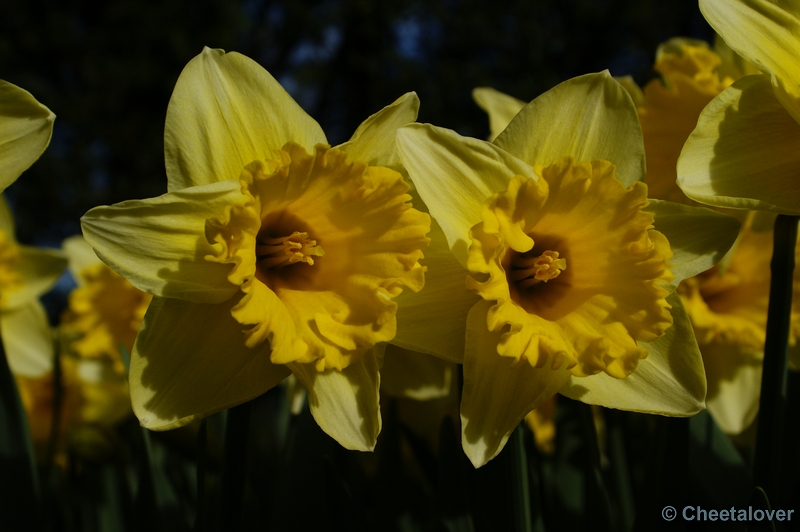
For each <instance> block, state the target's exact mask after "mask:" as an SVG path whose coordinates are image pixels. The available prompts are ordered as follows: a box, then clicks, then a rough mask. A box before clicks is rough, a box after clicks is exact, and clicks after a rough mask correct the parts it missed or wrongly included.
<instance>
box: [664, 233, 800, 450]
mask: <svg viewBox="0 0 800 532" xmlns="http://www.w3.org/2000/svg"><path fill="white" fill-rule="evenodd" d="M772 245H773V233H772V231H764V230H755V229H754V228H753V226H752V218H751V221H748V223H747V224H746V225H745V227H744V229H743V230H742V232H741V234H740V236H739V239H738V240H737V242H736V244H735V246H734V248H733V249H732V250H731V255H730V257H729V258H726V260H725V267H724V268H713V269H711V270H709V271H707V272H704V273H702V274H700V275H697V276H695V277H692V278H690V279H686V280H685V281H684V282H683V283H681V286H680V287H679V289H678V293H679V294H680V295H681V299H682V301H683V303H684V306H685V307H686V310H687V312H688V313H689V317H690V318H691V320H692V326H693V327H694V331H695V336H696V337H697V342H698V344H699V345H700V351H701V352H702V354H703V362H704V363H705V367H706V374H707V377H708V397H707V400H706V401H707V404H708V410H709V412H710V413H711V415H712V416H713V417H714V420H715V421H716V422H717V424H719V426H720V428H722V429H723V430H724V431H725V432H727V433H728V434H739V433H741V432H742V431H744V430H745V429H747V427H749V426H750V424H751V423H752V422H753V421H754V420H755V417H756V414H757V413H758V406H759V392H760V390H761V367H762V362H763V359H764V340H765V338H766V326H767V308H768V303H769V287H770V259H771V257H772ZM795 260H796V261H798V262H800V246H797V247H796V248H795ZM792 290H793V294H794V295H793V298H792V313H791V317H790V321H791V326H790V340H789V343H790V345H791V346H792V349H791V351H790V363H793V364H794V365H797V362H798V360H797V359H798V354H800V345H798V339H799V338H800V269H796V270H795V273H794V284H793V287H792Z"/></svg>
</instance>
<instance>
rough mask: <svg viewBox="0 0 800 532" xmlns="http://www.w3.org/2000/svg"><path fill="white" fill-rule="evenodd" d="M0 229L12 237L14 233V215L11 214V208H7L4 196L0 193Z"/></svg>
mask: <svg viewBox="0 0 800 532" xmlns="http://www.w3.org/2000/svg"><path fill="white" fill-rule="evenodd" d="M0 231H3V232H4V233H6V234H7V235H10V236H12V237H13V236H14V234H15V233H16V230H15V228H14V216H12V214H11V209H9V208H8V202H7V201H6V197H5V196H4V195H2V194H0Z"/></svg>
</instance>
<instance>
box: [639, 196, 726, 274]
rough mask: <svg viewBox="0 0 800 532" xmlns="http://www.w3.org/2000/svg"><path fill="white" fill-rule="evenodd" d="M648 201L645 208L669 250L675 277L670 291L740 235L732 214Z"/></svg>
mask: <svg viewBox="0 0 800 532" xmlns="http://www.w3.org/2000/svg"><path fill="white" fill-rule="evenodd" d="M648 201H649V204H648V205H647V207H645V208H644V210H645V211H647V212H649V213H651V214H653V215H654V216H655V222H654V223H653V225H654V226H655V229H656V230H657V231H659V232H660V233H662V234H663V235H664V236H666V237H667V240H669V247H670V249H671V250H672V258H670V259H669V263H670V265H671V267H670V271H672V274H673V275H674V276H675V278H674V279H673V280H672V282H670V284H669V288H670V290H675V288H677V286H678V284H680V282H681V281H683V280H684V279H686V278H688V277H693V276H695V275H697V274H698V273H701V272H704V271H706V270H708V269H709V268H711V267H712V266H714V265H715V264H717V263H718V262H719V261H720V260H721V259H722V257H723V256H724V255H725V254H726V253H727V252H728V250H729V249H730V248H731V246H732V245H733V243H734V242H735V241H736V237H737V236H738V235H739V227H740V223H739V221H738V220H737V219H736V218H733V217H732V216H728V215H726V214H720V213H718V212H716V211H712V210H710V209H704V208H701V207H690V206H688V205H681V204H678V203H672V202H669V201H660V200H654V199H651V200H648Z"/></svg>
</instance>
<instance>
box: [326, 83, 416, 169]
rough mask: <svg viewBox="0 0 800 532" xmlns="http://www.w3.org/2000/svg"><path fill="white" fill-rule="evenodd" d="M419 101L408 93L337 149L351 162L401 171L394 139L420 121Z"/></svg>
mask: <svg viewBox="0 0 800 532" xmlns="http://www.w3.org/2000/svg"><path fill="white" fill-rule="evenodd" d="M417 112H419V98H417V95H416V93H414V92H408V93H406V94H404V95H403V96H401V97H400V98H398V99H397V100H396V101H395V102H394V103H392V104H390V105H387V106H386V107H384V108H383V109H381V110H380V111H378V112H377V113H375V114H374V115H372V116H370V117H369V118H367V119H366V120H364V122H362V123H361V125H360V126H358V129H356V132H355V133H353V136H352V137H350V140H348V141H347V142H345V143H344V144H340V145H339V146H337V148H338V149H340V150H342V151H344V152H345V153H347V155H348V156H349V158H350V160H351V161H361V162H363V163H366V164H368V165H370V166H386V167H388V168H392V169H394V170H399V167H400V160H399V159H398V156H397V147H396V144H395V137H396V136H397V130H398V129H399V128H401V127H403V126H405V125H406V124H410V123H412V122H414V121H415V120H416V119H417Z"/></svg>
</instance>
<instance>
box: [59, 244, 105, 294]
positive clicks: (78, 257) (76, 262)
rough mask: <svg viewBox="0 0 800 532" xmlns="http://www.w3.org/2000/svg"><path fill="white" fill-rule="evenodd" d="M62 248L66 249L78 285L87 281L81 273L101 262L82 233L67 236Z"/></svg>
mask: <svg viewBox="0 0 800 532" xmlns="http://www.w3.org/2000/svg"><path fill="white" fill-rule="evenodd" d="M61 249H63V250H64V254H65V255H66V256H67V261H68V266H69V272H70V273H71V274H72V277H73V278H75V282H76V283H78V285H81V284H83V283H84V282H85V281H86V280H85V279H84V278H83V275H82V274H81V272H82V271H84V270H86V269H87V268H90V267H92V266H94V265H96V264H100V263H101V260H100V259H99V258H97V254H95V252H94V250H93V249H92V246H90V245H89V243H88V242H87V241H86V239H85V238H83V236H82V235H75V236H71V237H69V238H67V239H66V240H64V242H62V243H61Z"/></svg>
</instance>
